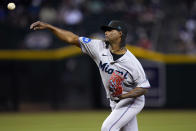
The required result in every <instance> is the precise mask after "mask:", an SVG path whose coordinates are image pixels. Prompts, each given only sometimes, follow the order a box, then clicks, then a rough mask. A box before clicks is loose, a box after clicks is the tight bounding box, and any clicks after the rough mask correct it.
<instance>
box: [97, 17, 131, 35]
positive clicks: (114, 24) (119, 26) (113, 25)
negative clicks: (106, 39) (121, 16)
mask: <svg viewBox="0 0 196 131" xmlns="http://www.w3.org/2000/svg"><path fill="white" fill-rule="evenodd" d="M113 29H115V30H118V31H122V33H123V34H124V35H125V36H126V35H127V27H126V25H125V24H124V23H123V22H121V21H119V20H112V21H110V23H109V24H108V25H103V26H101V30H103V31H108V30H113Z"/></svg>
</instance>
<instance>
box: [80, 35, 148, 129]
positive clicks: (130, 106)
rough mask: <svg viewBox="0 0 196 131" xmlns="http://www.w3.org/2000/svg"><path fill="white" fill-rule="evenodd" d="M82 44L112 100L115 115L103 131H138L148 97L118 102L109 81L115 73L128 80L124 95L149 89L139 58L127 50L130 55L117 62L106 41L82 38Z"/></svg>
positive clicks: (125, 82) (104, 124) (125, 55)
mask: <svg viewBox="0 0 196 131" xmlns="http://www.w3.org/2000/svg"><path fill="white" fill-rule="evenodd" d="M79 42H80V45H81V49H82V52H84V53H86V54H88V55H89V56H90V57H91V58H92V59H93V60H94V61H95V63H96V64H97V66H98V67H99V71H100V74H101V78H102V82H103V85H104V87H105V91H106V94H107V98H109V99H110V106H111V108H112V112H111V113H110V115H109V116H108V117H107V119H106V120H105V121H104V123H103V125H102V128H101V131H120V130H121V131H138V126H137V119H136V115H137V114H138V113H139V112H140V111H141V110H142V108H143V107H144V102H145V99H144V95H142V96H140V97H137V98H135V99H133V98H126V99H122V100H120V101H119V102H116V101H114V100H116V99H118V98H114V97H113V96H112V95H110V94H112V93H110V90H109V80H110V77H111V75H112V73H113V72H114V71H116V72H118V73H119V74H121V75H122V76H123V77H124V80H123V94H124V93H127V92H129V91H131V90H132V89H134V88H135V87H142V88H149V87H150V84H149V82H148V80H147V79H146V75H145V73H144V70H143V68H142V66H141V64H140V62H139V61H138V60H137V58H136V57H135V56H134V55H133V54H132V53H131V52H130V51H129V50H127V51H126V53H125V54H124V55H123V56H121V57H120V58H119V59H117V60H116V61H114V60H113V56H112V54H111V52H110V50H109V49H108V48H106V43H105V42H104V41H102V40H96V39H90V38H86V37H80V38H79Z"/></svg>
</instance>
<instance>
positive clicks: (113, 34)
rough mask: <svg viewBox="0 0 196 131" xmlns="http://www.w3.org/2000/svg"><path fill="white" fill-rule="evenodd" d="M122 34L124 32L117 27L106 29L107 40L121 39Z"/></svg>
mask: <svg viewBox="0 0 196 131" xmlns="http://www.w3.org/2000/svg"><path fill="white" fill-rule="evenodd" d="M121 36H122V32H121V31H118V30H115V29H113V30H107V31H105V40H106V41H109V42H113V41H116V40H118V39H121Z"/></svg>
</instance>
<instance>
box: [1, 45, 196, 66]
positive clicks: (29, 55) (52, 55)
mask: <svg viewBox="0 0 196 131" xmlns="http://www.w3.org/2000/svg"><path fill="white" fill-rule="evenodd" d="M127 48H128V49H129V50H130V51H131V52H132V53H133V54H134V55H135V56H136V57H138V58H142V59H148V60H151V61H156V62H162V63H171V64H175V63H196V55H178V54H163V53H158V52H154V51H149V50H145V49H142V48H140V47H136V46H130V45H128V46H127ZM80 53H81V50H80V48H78V47H74V46H67V47H63V48H59V49H53V50H0V60H55V59H63V58H68V57H71V56H75V55H79V54H80Z"/></svg>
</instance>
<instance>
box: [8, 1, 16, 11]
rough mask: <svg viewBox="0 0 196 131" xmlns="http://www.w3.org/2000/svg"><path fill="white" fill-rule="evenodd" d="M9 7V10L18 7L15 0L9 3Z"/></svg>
mask: <svg viewBox="0 0 196 131" xmlns="http://www.w3.org/2000/svg"><path fill="white" fill-rule="evenodd" d="M7 8H8V9H9V10H14V9H15V8H16V5H15V4H14V3H13V2H11V3H9V4H8V5H7Z"/></svg>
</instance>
